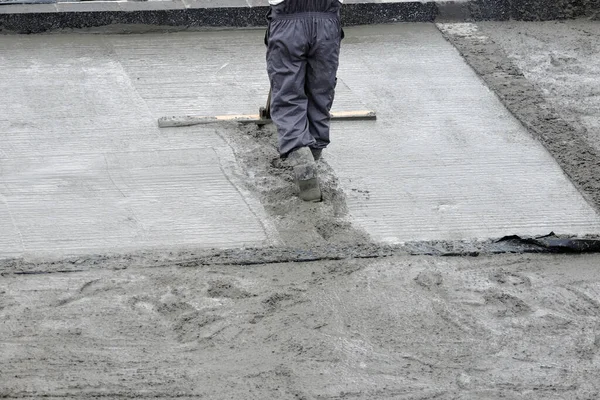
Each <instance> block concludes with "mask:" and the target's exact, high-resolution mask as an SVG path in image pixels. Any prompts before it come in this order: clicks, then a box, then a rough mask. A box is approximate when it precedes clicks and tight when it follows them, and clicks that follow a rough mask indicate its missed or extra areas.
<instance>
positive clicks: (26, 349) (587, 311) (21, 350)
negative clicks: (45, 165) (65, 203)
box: [0, 255, 600, 400]
mask: <svg viewBox="0 0 600 400" xmlns="http://www.w3.org/2000/svg"><path fill="white" fill-rule="evenodd" d="M599 261H600V260H599V259H598V257H597V256H595V255H589V256H549V255H545V256H539V255H538V256H522V255H510V256H509V255H505V256H495V257H491V258H490V257H480V258H470V257H467V258H463V257H458V258H435V257H390V258H383V259H378V260H356V259H354V260H341V261H329V262H324V261H321V262H314V263H303V264H299V263H291V264H270V265H257V266H252V267H240V266H210V265H208V266H203V267H194V268H186V267H175V266H164V267H154V268H148V265H147V264H145V263H144V261H141V260H140V261H138V262H130V263H128V264H125V265H122V268H121V269H120V270H112V269H92V270H88V271H84V272H73V273H54V274H41V275H27V276H22V275H12V274H4V275H3V276H2V277H0V280H1V282H2V289H1V290H0V315H1V316H2V320H3V323H2V324H0V337H1V338H2V339H1V340H0V354H1V356H0V370H1V371H2V379H0V394H2V396H3V397H5V398H29V397H42V396H43V397H50V398H97V397H113V398H116V397H119V398H123V397H127V398H165V399H166V398H173V397H178V398H186V399H187V398H189V399H191V398H203V397H205V398H211V399H230V398H236V399H240V398H244V399H298V398H301V399H456V398H460V399H511V400H517V399H518V400H523V399H536V400H537V399H540V400H541V399H544V400H548V399H555V400H558V399H566V398H569V399H590V400H591V399H596V398H598V396H600V386H599V382H598V380H597V379H596V377H597V376H598V372H599V371H600V336H599V331H598V318H599V317H600V306H599V303H598V299H599V298H600V286H599V285H600V271H599V270H598V268H597V265H598V262H599ZM123 268H124V269H123Z"/></svg>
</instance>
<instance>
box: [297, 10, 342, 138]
mask: <svg viewBox="0 0 600 400" xmlns="http://www.w3.org/2000/svg"><path fill="white" fill-rule="evenodd" d="M315 22H316V23H317V24H318V27H317V29H316V39H315V41H314V42H313V45H312V47H311V49H310V51H309V53H308V58H307V68H306V90H305V92H306V95H307V97H308V107H307V116H308V128H309V132H310V134H311V136H312V137H313V138H314V139H315V143H314V144H313V145H311V147H312V148H313V149H324V148H325V147H327V145H328V144H329V121H330V118H331V117H330V114H329V112H330V110H331V106H332V104H333V98H334V93H335V85H336V81H337V79H336V74H337V69H338V63H339V55H340V42H341V26H340V21H339V18H337V14H332V18H323V19H318V20H316V21H315Z"/></svg>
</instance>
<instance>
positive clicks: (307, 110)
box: [267, 2, 342, 157]
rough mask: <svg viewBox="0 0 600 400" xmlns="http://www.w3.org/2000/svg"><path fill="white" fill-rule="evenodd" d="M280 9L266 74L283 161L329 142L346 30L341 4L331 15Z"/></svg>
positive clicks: (274, 19)
mask: <svg viewBox="0 0 600 400" xmlns="http://www.w3.org/2000/svg"><path fill="white" fill-rule="evenodd" d="M336 3H337V2H336ZM276 7H277V6H273V9H272V19H271V21H270V24H269V30H268V36H267V72H268V74H269V79H270V81H271V118H272V119H273V122H274V123H275V125H277V131H278V134H279V153H280V154H281V155H282V156H283V157H285V156H287V154H289V153H290V152H292V151H293V150H296V149H298V148H300V147H306V146H308V147H311V148H316V149H323V148H325V147H327V145H328V144H329V121H330V118H331V117H330V114H329V111H330V110H331V105H332V104H333V98H334V91H335V85H336V81H337V79H336V74H337V69H338V62H339V54H340V42H341V38H342V37H341V34H342V29H341V23H340V17H339V5H336V7H334V10H333V12H319V13H315V12H307V13H294V14H278V13H277V8H276Z"/></svg>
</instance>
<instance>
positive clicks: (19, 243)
mask: <svg viewBox="0 0 600 400" xmlns="http://www.w3.org/2000/svg"><path fill="white" fill-rule="evenodd" d="M263 33H264V31H263V30H262V29H260V30H246V31H220V32H216V31H211V32H186V33H176V34H143V35H73V34H60V35H44V36H5V37H3V40H2V41H0V65H1V66H2V68H0V91H1V93H2V94H3V95H2V96H1V97H0V107H1V109H2V110H3V113H2V114H0V132H2V139H3V140H2V146H0V171H1V175H0V195H1V196H2V197H1V199H2V201H0V222H2V223H3V226H4V225H5V224H6V226H8V229H3V230H2V231H0V244H2V248H0V256H12V255H15V254H17V255H19V254H28V253H35V254H39V253H56V252H59V253H61V254H63V253H67V254H71V253H89V252H100V251H102V252H103V251H111V250H120V249H144V248H155V247H170V246H200V247H213V246H217V247H241V246H245V245H252V246H261V245H267V244H276V243H278V235H277V233H275V232H274V230H273V228H272V227H271V224H270V222H269V219H268V218H267V216H266V215H265V213H264V210H263V209H262V207H261V206H260V205H259V204H258V201H257V200H256V198H255V197H254V196H253V195H252V194H250V193H248V192H247V191H246V190H245V189H244V188H245V185H244V184H243V182H242V179H243V178H242V177H243V171H239V170H238V166H237V164H236V162H235V157H234V154H233V151H232V150H231V149H230V148H229V147H228V145H227V143H226V142H225V140H224V139H222V138H221V137H220V136H219V135H218V134H217V132H216V128H214V127H211V126H210V125H207V126H196V127H189V128H169V129H158V128H157V123H156V121H157V119H158V118H159V117H162V116H168V115H185V114H190V113H193V114H203V115H213V114H239V113H255V112H256V111H257V110H258V107H260V106H261V105H263V103H264V101H265V98H266V94H267V91H268V80H267V76H266V72H265V57H264V52H265V48H264V45H263V43H262V36H263ZM346 34H347V37H346V39H345V40H344V43H343V49H342V60H341V67H340V71H339V81H338V90H337V93H336V102H335V105H334V110H337V111H347V110H356V109H359V110H360V109H365V108H373V109H375V110H376V111H377V113H378V120H377V121H375V122H354V123H349V122H340V123H335V124H334V125H333V127H332V140H333V142H332V145H331V147H330V148H329V149H328V150H327V152H326V155H325V160H326V161H327V162H328V163H329V164H330V165H332V166H333V167H334V170H335V172H336V174H337V175H338V176H339V178H340V180H341V184H342V187H343V189H344V191H345V192H346V194H347V199H348V207H349V210H350V214H351V220H352V222H353V223H354V224H355V225H356V226H357V227H359V228H364V229H365V230H366V231H367V232H368V233H369V234H370V235H371V236H372V237H373V238H374V239H375V240H378V241H386V242H398V241H407V240H420V239H467V238H488V237H498V236H503V235H508V234H545V233H548V232H549V231H551V230H553V231H555V232H557V233H569V234H581V233H598V232H600V219H599V218H598V215H597V214H596V213H595V211H594V210H593V209H592V208H591V207H590V206H588V204H587V203H586V202H585V201H584V199H583V198H582V197H581V196H580V195H579V193H578V192H577V191H576V190H575V188H574V187H573V185H572V184H571V183H570V182H569V181H568V180H567V178H566V177H565V176H564V175H563V173H562V172H561V170H560V169H559V168H558V166H557V165H556V163H555V162H554V160H553V159H552V158H551V157H550V156H549V155H548V154H547V153H546V151H545V150H544V149H543V147H542V146H541V145H539V144H538V143H537V142H536V141H535V140H533V139H532V138H531V137H529V135H528V134H527V132H526V131H524V129H523V128H522V127H521V126H520V125H519V123H518V122H517V121H515V120H514V118H513V117H512V116H511V115H510V114H509V113H508V112H507V111H506V110H505V109H504V108H503V107H502V105H501V104H500V103H499V102H498V100H497V99H496V98H495V96H494V94H493V93H491V92H490V91H489V90H487V89H486V87H485V86H484V85H483V84H482V83H481V81H480V80H479V79H478V77H477V76H476V75H475V74H474V73H473V72H472V71H471V70H470V69H469V68H468V67H467V66H466V64H465V63H464V62H463V60H462V59H461V58H460V57H459V55H458V53H457V52H456V51H455V50H454V48H452V47H451V46H450V45H449V44H447V43H446V42H445V41H444V40H443V38H442V37H441V35H440V34H439V33H438V31H437V30H436V29H435V27H434V26H433V25H428V24H410V25H392V26H371V27H363V28H348V29H347V31H346ZM2 207H3V208H2ZM9 221H10V223H9ZM15 249H16V250H15Z"/></svg>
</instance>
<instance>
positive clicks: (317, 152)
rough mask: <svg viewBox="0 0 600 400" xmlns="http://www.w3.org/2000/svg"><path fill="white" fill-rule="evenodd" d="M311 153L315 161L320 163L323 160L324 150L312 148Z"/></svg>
mask: <svg viewBox="0 0 600 400" xmlns="http://www.w3.org/2000/svg"><path fill="white" fill-rule="evenodd" d="M310 152H311V153H312V155H313V158H314V159H315V161H319V160H320V159H321V153H323V149H313V148H312V147H311V148H310Z"/></svg>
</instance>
